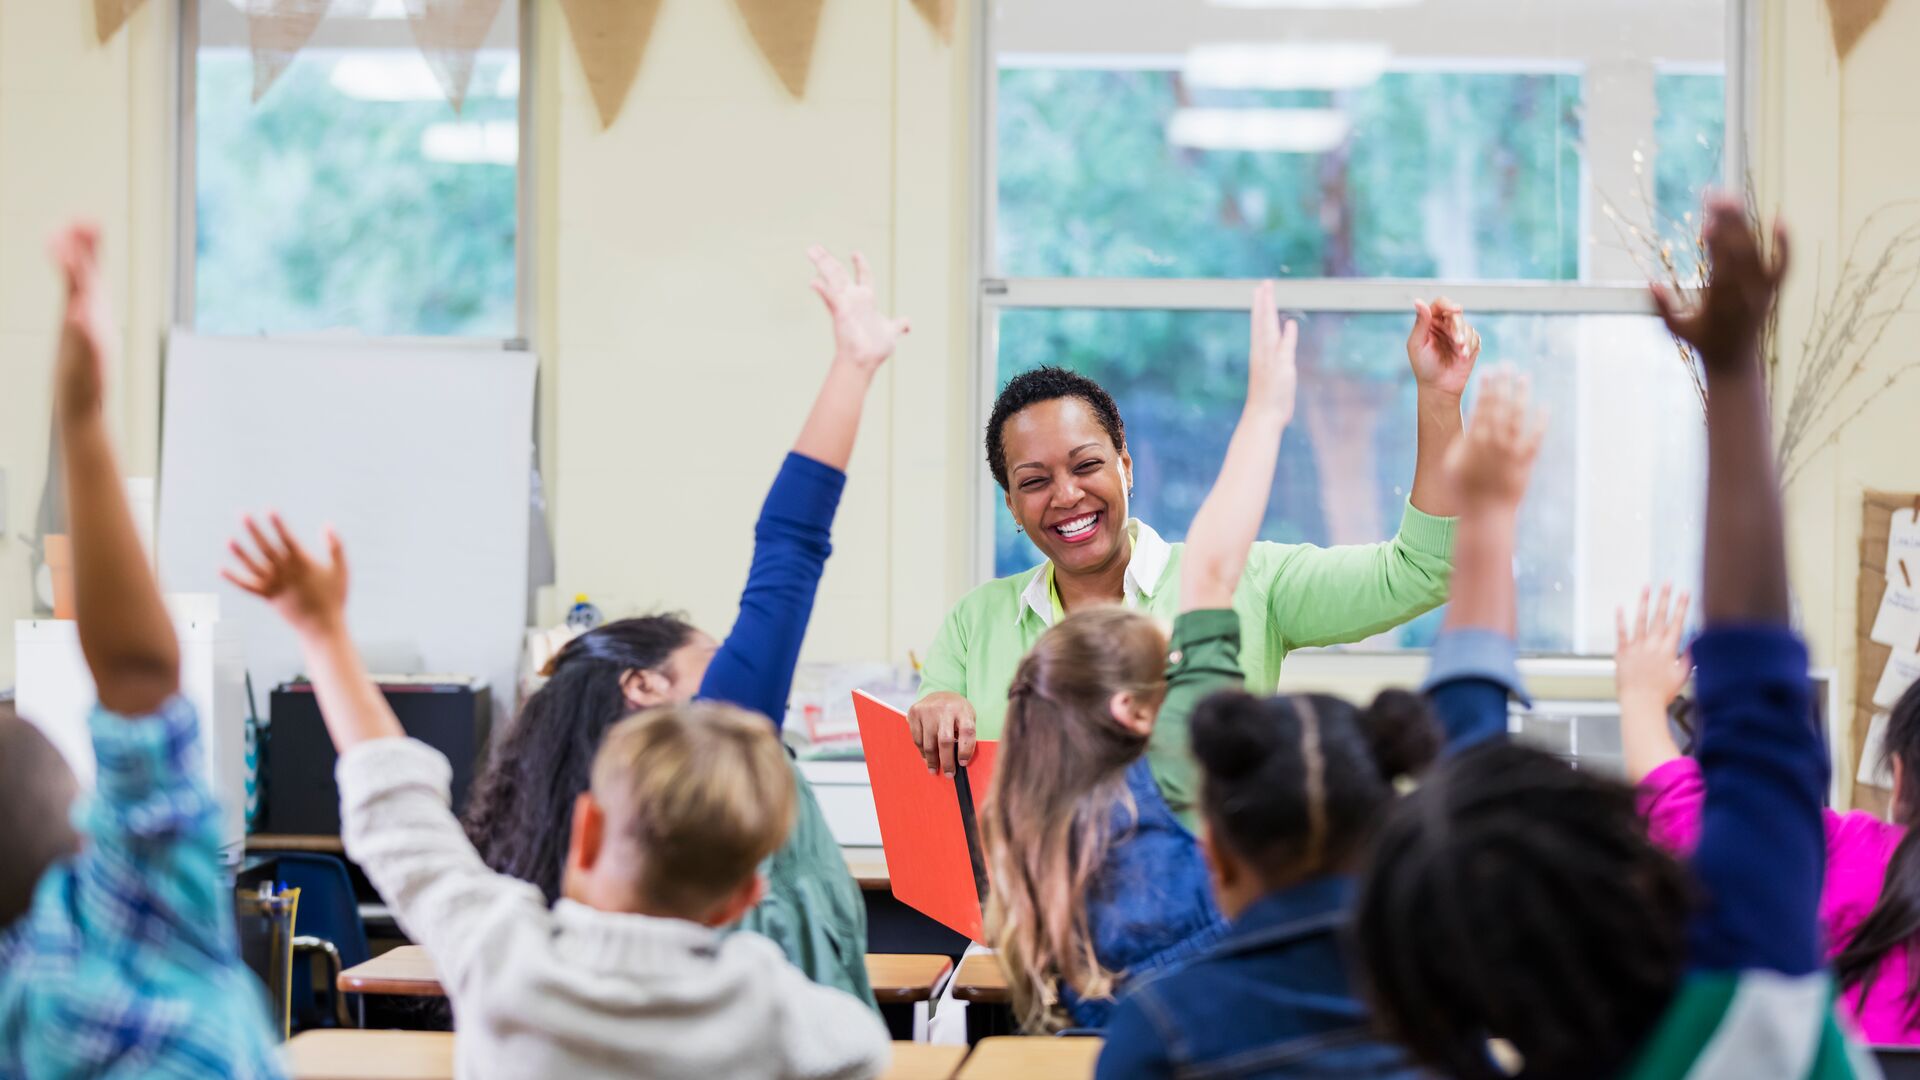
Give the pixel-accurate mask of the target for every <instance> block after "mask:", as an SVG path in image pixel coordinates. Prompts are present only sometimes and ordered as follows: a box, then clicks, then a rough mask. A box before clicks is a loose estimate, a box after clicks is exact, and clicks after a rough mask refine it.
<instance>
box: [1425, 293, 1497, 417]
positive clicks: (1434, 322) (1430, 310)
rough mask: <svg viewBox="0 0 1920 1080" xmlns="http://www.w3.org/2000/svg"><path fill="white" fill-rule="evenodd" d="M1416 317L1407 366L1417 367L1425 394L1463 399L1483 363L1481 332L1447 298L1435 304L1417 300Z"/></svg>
mask: <svg viewBox="0 0 1920 1080" xmlns="http://www.w3.org/2000/svg"><path fill="white" fill-rule="evenodd" d="M1413 316H1414V317H1413V332H1412V333H1411V334H1409V335H1407V362H1408V363H1409V364H1412V365H1413V378H1414V381H1415V382H1416V383H1418V384H1419V386H1420V388H1421V389H1422V390H1435V391H1438V392H1440V393H1443V394H1448V395H1451V396H1453V397H1456V398H1457V397H1459V396H1460V395H1461V394H1463V393H1465V392H1466V389H1467V377H1468V376H1470V375H1472V374H1473V365H1474V362H1475V361H1477V360H1479V359H1480V331H1478V330H1475V329H1474V328H1473V327H1471V326H1469V325H1467V320H1466V314H1465V311H1464V310H1463V309H1462V308H1461V307H1460V305H1459V304H1456V303H1454V302H1453V301H1451V300H1448V299H1447V298H1446V297H1444V296H1443V297H1439V298H1438V299H1436V300H1434V302H1433V303H1432V304H1427V303H1425V302H1423V301H1420V300H1415V301H1414V302H1413Z"/></svg>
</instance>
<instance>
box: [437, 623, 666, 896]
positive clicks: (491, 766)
mask: <svg viewBox="0 0 1920 1080" xmlns="http://www.w3.org/2000/svg"><path fill="white" fill-rule="evenodd" d="M693 634H694V627H693V626H692V625H691V624H689V623H688V622H687V621H686V619H685V618H683V617H681V616H679V615H649V616H646V617H645V618H638V619H620V620H618V621H615V622H610V623H608V624H606V625H605V626H602V627H599V628H597V629H594V630H589V631H588V632H586V633H584V634H582V635H580V636H579V637H577V638H574V639H573V640H572V641H569V642H567V644H566V646H565V647H563V648H562V649H561V650H560V652H559V653H558V654H556V655H555V656H554V658H553V661H552V663H551V664H549V665H548V667H547V672H546V674H547V683H546V685H545V686H542V687H541V688H540V689H539V691H538V692H536V693H535V694H534V695H533V696H532V697H530V698H528V699H527V703H526V705H524V706H522V707H521V709H520V715H519V716H518V717H516V718H515V719H514V722H513V724H512V726H510V727H509V728H508V729H507V730H506V733H505V734H504V735H503V736H502V737H500V738H498V739H495V740H494V744H493V750H492V752H491V753H490V754H488V755H487V764H486V767H485V768H484V769H482V770H481V773H480V775H479V777H478V778H476V779H475V780H474V783H473V792H472V794H471V795H470V796H469V798H468V800H467V811H466V814H465V822H464V824H465V825H466V830H467V837H468V839H470V840H472V841H473V845H474V847H476V848H478V849H479V851H480V858H481V859H482V860H483V861H484V862H485V863H486V864H487V866H488V867H489V868H490V869H492V870H494V871H496V872H498V873H502V874H510V875H512V876H513V877H517V878H519V879H520V880H521V881H528V882H532V883H533V884H535V885H538V886H540V891H541V892H543V893H545V894H546V896H547V902H548V903H552V902H553V901H554V900H556V899H558V898H559V896H560V872H561V870H562V868H563V867H564V865H565V863H566V858H567V823H568V822H569V821H571V820H572V819H573V801H574V798H575V797H576V796H578V795H579V794H580V793H581V792H583V791H585V790H587V780H588V774H589V773H590V772H591V771H592V767H593V755H594V753H595V751H597V750H599V748H600V737H601V736H602V735H604V734H606V731H607V729H608V728H610V727H612V726H613V725H614V724H615V723H616V722H618V721H619V720H620V719H621V718H622V717H624V716H626V715H627V714H629V713H631V712H633V711H634V710H633V707H632V706H631V705H629V704H628V703H627V697H626V694H625V693H624V692H623V691H622V690H621V687H620V679H621V676H623V675H625V674H626V673H627V672H629V671H635V670H640V671H651V670H655V669H657V668H659V667H660V666H661V665H662V664H665V663H666V662H667V657H668V656H670V655H671V654H672V653H673V651H674V650H675V649H678V648H679V647H680V646H682V645H685V644H686V643H687V642H688V641H689V640H691V639H692V637H693Z"/></svg>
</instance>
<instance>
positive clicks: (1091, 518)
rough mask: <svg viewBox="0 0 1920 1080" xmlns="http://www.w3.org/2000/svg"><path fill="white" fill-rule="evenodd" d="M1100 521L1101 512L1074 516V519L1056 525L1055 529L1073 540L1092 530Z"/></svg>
mask: <svg viewBox="0 0 1920 1080" xmlns="http://www.w3.org/2000/svg"><path fill="white" fill-rule="evenodd" d="M1099 521H1100V515H1099V514H1088V515H1087V516H1086V517H1080V518H1074V519H1073V520H1072V521H1063V522H1061V523H1060V524H1058V525H1055V526H1054V527H1053V531H1054V532H1057V533H1059V534H1060V535H1061V536H1064V537H1066V538H1067V539H1069V540H1071V539H1074V538H1075V537H1080V536H1085V535H1086V534H1088V533H1090V532H1092V531H1093V527H1094V525H1096V524H1098V523H1099Z"/></svg>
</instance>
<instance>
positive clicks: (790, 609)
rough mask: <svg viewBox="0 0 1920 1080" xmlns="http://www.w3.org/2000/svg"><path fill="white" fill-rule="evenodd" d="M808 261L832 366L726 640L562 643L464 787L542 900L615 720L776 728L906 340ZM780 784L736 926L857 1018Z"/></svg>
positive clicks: (810, 810) (853, 283) (825, 894)
mask: <svg viewBox="0 0 1920 1080" xmlns="http://www.w3.org/2000/svg"><path fill="white" fill-rule="evenodd" d="M808 254H809V256H810V257H811V258H812V260H813V263H814V266H815V267H816V268H817V269H818V270H819V277H818V278H817V279H816V280H815V281H814V283H813V288H814V291H815V292H817V293H819V294H820V297H821V299H822V300H824V301H825V302H826V305H827V310H828V311H829V313H830V314H831V315H832V316H833V327H834V344H835V352H834V362H833V366H832V368H831V369H830V371H829V374H828V377H827V381H826V385H824V386H823V387H822V388H821V391H820V396H819V398H818V400H816V402H815V403H814V407H813V412H812V414H811V416H809V418H808V421H807V425H806V429H805V430H804V431H803V432H802V433H801V436H800V439H799V441H798V442H797V443H796V444H795V445H794V448H793V452H792V453H790V454H788V455H787V459H786V461H785V463H784V464H783V465H782V466H781V468H780V473H779V475H778V476H777V477H776V478H775V479H774V482H773V489H772V490H771V491H770V492H768V494H767V499H766V504H765V506H764V507H763V508H762V509H761V511H760V521H759V524H758V525H757V526H756V527H755V530H754V537H755V543H754V553H753V566H752V569H751V571H750V572H749V574H748V578H747V587H746V591H745V593H744V594H743V595H742V596H741V600H740V615H739V618H738V619H737V620H736V621H735V623H734V627H733V630H732V632H731V633H729V634H728V636H727V640H726V641H725V642H724V643H719V644H716V643H715V641H714V640H713V639H712V638H711V637H709V636H707V635H706V634H704V633H702V632H701V631H699V630H698V629H696V628H695V627H693V626H691V625H689V624H688V623H687V622H685V621H684V620H682V619H680V618H677V617H674V616H670V615H655V616H649V617H646V618H637V619H622V620H619V621H617V622H613V623H609V624H607V625H606V626H602V627H599V628H598V629H595V630H592V631H589V632H588V633H586V634H584V635H582V636H580V637H578V638H575V639H574V640H573V641H571V642H569V643H568V644H567V645H566V647H565V648H563V649H562V650H561V651H560V653H559V654H558V655H557V656H555V657H554V659H553V661H552V663H551V664H550V665H549V667H548V670H547V675H548V681H547V684H546V685H545V686H544V687H542V688H541V689H540V691H539V692H538V693H536V694H534V695H533V696H532V697H531V698H529V699H528V700H527V703H526V705H525V707H524V708H523V709H522V710H521V714H520V717H519V719H518V720H517V721H515V723H513V724H512V725H511V726H509V727H508V728H507V730H506V731H505V733H504V734H503V735H502V736H501V737H500V738H499V739H498V740H496V743H495V746H494V749H493V752H492V754H491V755H490V756H489V759H488V762H487V765H486V767H485V769H483V770H482V772H481V775H480V777H479V779H478V780H477V781H476V782H475V784H474V791H473V796H472V801H471V803H470V805H469V806H468V808H467V812H466V827H467V835H468V836H469V837H471V838H472V839H473V842H474V846H475V847H477V848H478V849H479V850H480V855H481V858H482V859H484V860H485V861H486V863H487V865H488V866H491V867H492V868H493V869H495V870H498V871H500V872H501V873H504V874H511V875H513V876H514V877H517V878H520V879H521V880H523V881H529V882H532V883H533V884H535V885H538V886H539V887H540V889H541V891H542V892H543V893H545V895H546V897H547V899H548V900H550V901H551V900H554V899H557V898H558V897H559V895H560V877H561V864H562V861H563V857H564V856H565V854H566V846H567V837H566V834H565V832H564V831H563V829H562V828H561V826H560V823H561V822H564V821H565V820H566V817H567V814H568V813H569V812H570V811H569V808H570V807H571V806H572V805H573V800H574V797H575V796H576V795H577V794H579V792H581V791H582V790H584V789H585V788H586V786H587V770H588V765H589V764H590V763H591V762H592V760H593V753H594V750H595V749H596V748H597V747H598V746H599V745H600V737H601V735H602V733H604V732H605V731H606V730H607V729H608V728H609V727H610V726H612V725H613V724H614V723H615V722H616V721H618V720H619V719H620V718H621V717H623V716H626V715H628V714H629V713H631V712H633V711H635V710H637V709H643V708H647V707H650V706H654V705H662V704H684V703H686V702H688V701H691V700H693V699H694V698H696V697H698V698H701V699H706V700H715V701H726V702H731V703H733V704H736V705H741V706H744V707H746V708H749V709H753V710H755V711H757V712H760V713H763V714H765V715H766V716H767V717H769V718H770V719H771V720H772V721H773V726H774V729H775V730H776V731H777V730H778V729H779V727H780V724H781V722H782V721H783V720H784V719H785V716H786V705H787V693H788V690H789V689H790V687H791V684H792V682H793V671H794V666H795V664H796V663H797V662H798V660H799V654H800V642H801V639H802V638H804V637H805V636H806V629H807V620H808V618H809V616H810V615H811V614H812V612H813V600H814V593H815V591H816V589H817V587H818V585H819V582H820V573H821V570H822V568H823V567H824V566H825V565H826V561H827V556H828V554H829V553H830V552H831V551H832V544H831V540H830V535H829V534H830V530H831V528H832V525H833V516H834V510H835V508H836V507H837V506H838V505H839V501H840V491H841V489H842V488H843V487H844V486H845V484H846V467H847V460H848V458H849V457H850V456H851V454H852V451H853V440H854V435H855V433H856V432H857V431H858V430H859V424H860V409H861V405H862V403H863V401H864V400H865V397H866V391H867V388H868V386H869V385H870V384H871V383H872V380H873V376H874V374H875V372H877V371H878V370H879V367H880V365H881V364H882V363H884V362H885V361H886V359H887V358H888V356H890V355H891V354H892V353H893V349H894V345H895V343H896V342H897V341H898V339H899V338H900V336H901V335H903V334H905V333H906V332H907V331H908V325H907V322H906V321H905V320H895V319H890V318H887V317H885V316H884V315H882V314H881V313H880V312H879V310H878V308H877V307H876V305H875V298H874V289H873V285H872V282H871V280H870V275H869V273H868V270H867V264H866V260H865V259H864V258H862V257H861V256H860V255H857V254H856V255H855V256H854V257H853V265H854V274H853V276H852V277H849V276H848V275H847V273H846V271H845V270H844V269H843V268H842V267H841V266H840V264H839V263H838V262H837V261H835V260H834V259H833V258H832V257H831V256H829V255H828V254H827V253H826V252H825V251H823V250H822V249H820V248H818V247H816V248H813V249H812V250H811V251H810V252H809V253H808ZM790 771H791V772H792V775H793V782H794V783H795V784H796V785H798V789H799V810H798V814H797V816H796V819H795V822H794V829H793V833H792V835H791V836H789V837H788V839H787V842H786V843H785V844H784V845H782V846H781V848H780V850H779V851H777V852H775V853H774V856H773V859H772V862H771V863H770V864H769V866H768V867H767V870H766V873H767V878H768V890H767V896H766V898H765V899H763V900H762V901H761V902H760V903H759V904H757V905H755V907H754V908H753V910H751V911H750V912H748V913H747V915H746V917H745V919H744V920H742V922H741V924H740V925H741V926H742V927H743V928H745V929H750V930H755V931H758V932H760V933H762V934H765V935H766V936H767V937H769V938H771V939H773V941H774V942H775V943H776V944H778V945H780V947H781V949H782V950H783V951H784V952H785V953H786V955H787V959H788V960H790V961H792V962H793V963H795V964H797V965H799V966H800V967H801V968H802V969H803V970H805V971H806V972H807V974H808V975H810V976H812V977H813V979H814V980H815V981H816V982H819V983H822V984H824V985H827V986H835V987H839V988H840V989H842V990H846V991H848V992H849V993H852V994H854V995H856V996H858V997H860V998H861V999H863V1000H865V1001H867V1002H868V1003H869V1004H870V1005H871V1004H873V990H872V988H871V986H870V985H869V984H868V980H867V967H866V951H867V911H866V902H865V900H864V899H863V898H862V896H861V894H860V888H859V886H858V885H857V884H856V883H855V882H854V880H853V875H852V873H851V872H850V871H849V870H848V869H847V865H846V860H845V859H844V858H843V857H842V856H841V854H840V846H839V844H838V843H837V842H836V841H835V840H834V838H833V834H832V832H831V831H830V830H829V829H828V828H827V824H826V817H825V815H824V814H823V813H822V812H821V810H820V804H819V803H818V802H817V801H816V800H815V799H814V796H813V787H812V785H811V784H809V783H808V782H807V780H806V778H805V777H804V776H803V775H801V773H800V770H799V767H798V766H797V765H795V766H792V768H791V770H790ZM874 1007H875V1008H876V1010H877V1008H878V1006H877V1005H875V1006H874Z"/></svg>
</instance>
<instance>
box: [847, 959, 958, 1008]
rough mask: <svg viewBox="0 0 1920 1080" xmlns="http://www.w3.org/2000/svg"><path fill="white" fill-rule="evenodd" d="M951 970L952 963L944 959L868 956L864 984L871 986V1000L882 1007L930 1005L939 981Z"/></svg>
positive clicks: (938, 986) (938, 987)
mask: <svg viewBox="0 0 1920 1080" xmlns="http://www.w3.org/2000/svg"><path fill="white" fill-rule="evenodd" d="M952 970H953V961H951V960H949V959H947V958H946V957H944V956H933V955H923V954H920V953H868V954H867V981H868V982H870V983H872V984H873V997H874V1000H876V1001H878V1002H879V1003H880V1004H882V1005H899V1004H901V1003H903V1002H911V1001H930V1000H932V998H933V995H934V993H935V992H936V991H938V990H939V989H940V980H941V979H944V978H946V975H947V972H949V971H952Z"/></svg>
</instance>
